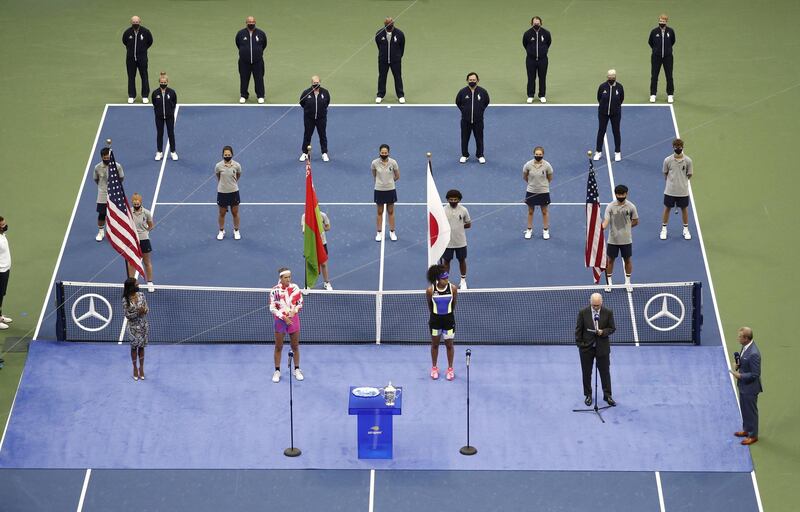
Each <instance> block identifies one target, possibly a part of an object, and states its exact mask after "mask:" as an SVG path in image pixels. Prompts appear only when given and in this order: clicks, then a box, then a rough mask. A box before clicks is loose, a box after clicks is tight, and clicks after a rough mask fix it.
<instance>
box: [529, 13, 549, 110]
mask: <svg viewBox="0 0 800 512" xmlns="http://www.w3.org/2000/svg"><path fill="white" fill-rule="evenodd" d="M552 42H553V40H552V38H551V36H550V31H549V30H547V29H546V28H544V27H543V26H542V18H540V17H539V16H534V17H533V18H531V28H529V29H528V30H526V31H525V33H524V34H523V35H522V47H523V48H525V52H526V56H525V69H526V70H527V72H528V103H533V98H534V96H535V95H536V76H537V75H538V76H539V101H540V102H542V103H547V98H545V94H546V92H547V64H548V61H547V51H548V50H549V49H550V44H551V43H552Z"/></svg>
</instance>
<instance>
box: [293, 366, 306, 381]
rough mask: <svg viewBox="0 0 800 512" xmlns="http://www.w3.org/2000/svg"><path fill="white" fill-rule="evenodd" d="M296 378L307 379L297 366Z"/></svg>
mask: <svg viewBox="0 0 800 512" xmlns="http://www.w3.org/2000/svg"><path fill="white" fill-rule="evenodd" d="M294 378H295V379H297V380H303V379H305V377H303V372H301V371H300V368H295V369H294Z"/></svg>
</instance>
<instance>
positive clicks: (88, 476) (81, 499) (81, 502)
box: [76, 468, 92, 512]
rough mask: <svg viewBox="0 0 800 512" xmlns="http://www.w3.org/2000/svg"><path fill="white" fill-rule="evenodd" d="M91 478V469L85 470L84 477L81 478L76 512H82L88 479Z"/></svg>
mask: <svg viewBox="0 0 800 512" xmlns="http://www.w3.org/2000/svg"><path fill="white" fill-rule="evenodd" d="M90 478H92V468H89V469H87V470H86V476H84V477H83V487H82V488H81V497H80V499H79V500H78V509H77V511H76V512H82V511H83V500H85V499H86V490H87V489H88V488H89V479H90Z"/></svg>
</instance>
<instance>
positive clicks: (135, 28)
mask: <svg viewBox="0 0 800 512" xmlns="http://www.w3.org/2000/svg"><path fill="white" fill-rule="evenodd" d="M131 28H132V29H133V30H139V25H138V24H133V25H131Z"/></svg>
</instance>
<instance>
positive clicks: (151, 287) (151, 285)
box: [147, 281, 156, 293]
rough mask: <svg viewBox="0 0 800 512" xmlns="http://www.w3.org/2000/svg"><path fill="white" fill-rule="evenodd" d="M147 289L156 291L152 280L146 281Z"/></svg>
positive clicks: (151, 291)
mask: <svg viewBox="0 0 800 512" xmlns="http://www.w3.org/2000/svg"><path fill="white" fill-rule="evenodd" d="M147 291H148V292H150V293H153V292H154V291H156V288H155V286H153V281H147Z"/></svg>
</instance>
